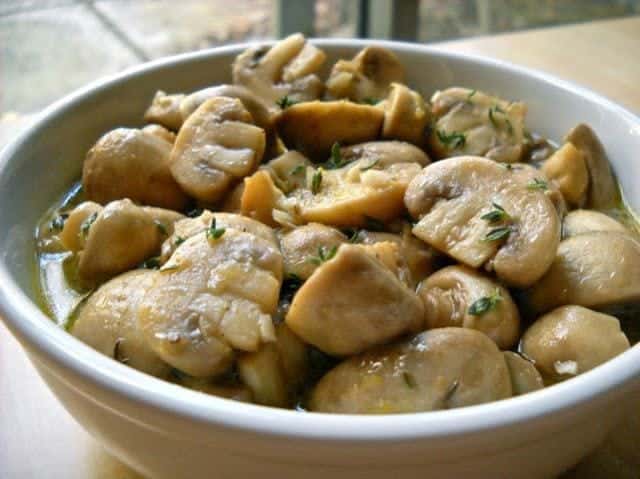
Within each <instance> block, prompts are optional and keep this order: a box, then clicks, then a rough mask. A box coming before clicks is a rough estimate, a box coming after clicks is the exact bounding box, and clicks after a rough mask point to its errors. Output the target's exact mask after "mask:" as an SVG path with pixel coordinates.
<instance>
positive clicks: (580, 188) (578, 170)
mask: <svg viewBox="0 0 640 479" xmlns="http://www.w3.org/2000/svg"><path fill="white" fill-rule="evenodd" d="M542 171H543V172H544V174H545V175H546V176H547V177H548V178H550V179H551V180H552V181H553V182H554V183H555V184H556V185H557V186H558V188H559V189H560V192H561V193H562V196H563V197H564V198H565V199H566V200H567V202H568V203H570V204H571V205H572V206H574V207H576V206H578V207H579V206H581V205H583V204H584V202H585V199H586V193H587V189H588V188H589V173H588V171H587V165H586V162H585V158H584V154H583V153H582V152H581V151H580V150H578V149H577V148H576V147H575V146H573V144H571V143H565V144H564V145H562V147H561V148H560V149H559V150H557V151H556V152H555V153H553V154H552V155H551V156H550V157H549V158H548V159H547V160H546V161H545V162H544V163H543V164H542Z"/></svg>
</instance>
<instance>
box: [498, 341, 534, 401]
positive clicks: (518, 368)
mask: <svg viewBox="0 0 640 479" xmlns="http://www.w3.org/2000/svg"><path fill="white" fill-rule="evenodd" d="M502 354H503V355H504V360H505V361H506V363H507V367H508V368H509V376H511V387H512V389H513V395H514V396H521V395H522V394H526V393H530V392H533V391H537V390H539V389H542V388H544V381H543V380H542V376H541V375H540V373H539V372H538V370H537V369H536V367H535V366H534V365H533V363H532V362H531V361H529V360H527V359H525V358H523V357H522V356H521V355H519V354H517V353H514V352H512V351H504V352H503V353H502Z"/></svg>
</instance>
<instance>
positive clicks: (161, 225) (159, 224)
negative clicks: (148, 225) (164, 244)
mask: <svg viewBox="0 0 640 479" xmlns="http://www.w3.org/2000/svg"><path fill="white" fill-rule="evenodd" d="M153 222H154V223H155V225H156V227H157V228H158V231H160V233H162V234H163V235H165V236H169V231H168V230H167V227H166V226H165V225H164V223H163V222H162V221H160V220H153Z"/></svg>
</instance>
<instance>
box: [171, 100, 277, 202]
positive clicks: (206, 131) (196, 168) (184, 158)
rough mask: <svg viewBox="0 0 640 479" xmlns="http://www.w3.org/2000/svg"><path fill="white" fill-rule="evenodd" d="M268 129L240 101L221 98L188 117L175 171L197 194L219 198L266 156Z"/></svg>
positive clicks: (179, 141)
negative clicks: (258, 124)
mask: <svg viewBox="0 0 640 479" xmlns="http://www.w3.org/2000/svg"><path fill="white" fill-rule="evenodd" d="M265 142H266V139H265V133H264V130H263V129H262V128H259V127H257V126H255V125H253V118H252V117H251V114H250V113H249V112H248V111H247V110H246V108H245V107H244V106H243V105H242V103H241V102H240V100H238V99H234V98H227V97H215V98H211V99H209V100H207V101H205V102H204V103H203V104H202V105H200V106H199V107H198V109H197V110H196V111H195V112H193V114H192V115H191V116H190V117H189V118H188V119H187V120H186V121H185V123H184V125H183V126H182V128H181V129H180V132H179V133H178V136H177V138H176V142H175V145H174V147H173V150H172V152H171V173H172V174H173V176H174V178H175V179H176V181H177V182H178V183H179V184H180V185H181V186H182V188H183V189H184V190H185V191H187V192H188V193H189V194H190V195H191V196H193V197H195V198H197V199H199V200H201V201H204V202H208V203H211V202H215V201H217V200H219V199H221V198H222V196H223V195H224V194H225V193H227V192H228V191H229V190H230V189H231V188H232V187H233V184H234V182H236V181H237V180H238V179H241V178H244V177H245V176H247V175H249V174H250V173H252V172H253V171H254V170H255V169H256V168H257V166H258V164H259V163H260V161H261V160H262V155H263V154H264V149H265Z"/></svg>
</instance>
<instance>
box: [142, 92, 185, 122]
mask: <svg viewBox="0 0 640 479" xmlns="http://www.w3.org/2000/svg"><path fill="white" fill-rule="evenodd" d="M184 97H185V96H184V95H183V94H182V93H176V94H173V95H167V94H166V93H165V92H163V91H162V90H158V91H157V92H156V94H155V96H154V97H153V100H152V101H151V105H150V106H149V108H148V109H147V111H146V112H145V114H144V119H145V120H146V121H148V122H149V123H159V124H160V125H162V126H164V127H166V128H168V129H169V130H173V131H178V130H179V129H180V127H181V126H182V115H181V114H180V103H181V102H182V100H183V99H184Z"/></svg>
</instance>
